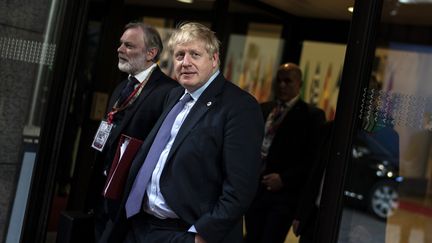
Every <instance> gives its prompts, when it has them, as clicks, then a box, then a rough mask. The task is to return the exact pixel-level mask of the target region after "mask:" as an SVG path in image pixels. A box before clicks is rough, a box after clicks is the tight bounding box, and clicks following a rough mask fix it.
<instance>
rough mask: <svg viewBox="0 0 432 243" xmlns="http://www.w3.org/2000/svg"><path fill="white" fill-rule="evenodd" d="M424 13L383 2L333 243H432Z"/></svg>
mask: <svg viewBox="0 0 432 243" xmlns="http://www.w3.org/2000/svg"><path fill="white" fill-rule="evenodd" d="M375 9H380V8H379V6H378V7H375ZM431 10H432V1H426V0H424V1H417V0H413V1H408V0H395V1H383V7H382V9H380V17H381V21H380V23H379V25H377V32H376V37H377V38H376V39H377V42H376V46H375V48H373V56H372V57H370V58H369V60H370V64H369V65H370V68H368V67H366V66H365V67H363V68H364V69H365V70H369V69H370V72H366V73H367V77H365V79H364V81H366V82H367V84H366V85H362V88H361V91H360V94H361V96H360V97H359V98H360V100H359V102H358V103H357V107H356V109H355V111H356V112H355V116H356V118H355V119H357V120H356V122H354V123H353V124H354V127H353V132H352V134H351V142H352V146H351V148H350V151H349V152H348V153H347V157H346V169H347V170H346V174H345V184H344V189H343V209H342V218H341V221H340V225H339V231H338V242H340V243H345V242H388V243H390V242H391V243H399V242H400V243H427V242H432V235H431V234H430V230H431V229H432V187H431V186H432V183H431V182H432V181H431V177H432V153H431V151H432V150H431V145H432V133H431V131H432V130H431V129H432V80H431V77H432V75H431V74H432V71H431V70H432V69H431V67H432V45H431V34H430V33H431V32H430V26H431V24H432V16H431V15H430V14H429V13H431ZM354 11H355V10H354ZM365 28H366V27H365ZM371 37H373V35H372V36H371ZM370 41H371V42H374V39H370Z"/></svg>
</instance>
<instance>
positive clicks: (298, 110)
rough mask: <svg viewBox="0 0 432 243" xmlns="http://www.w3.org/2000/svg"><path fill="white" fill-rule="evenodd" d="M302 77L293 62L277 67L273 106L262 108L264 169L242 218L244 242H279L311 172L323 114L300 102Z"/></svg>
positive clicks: (291, 218)
mask: <svg viewBox="0 0 432 243" xmlns="http://www.w3.org/2000/svg"><path fill="white" fill-rule="evenodd" d="M301 85H302V73H301V70H300V68H299V67H298V66H297V65H296V64H294V63H286V64H283V65H281V66H280V68H279V69H278V72H277V76H276V82H275V97H276V100H275V101H271V102H267V103H264V104H262V106H261V107H262V111H263V115H264V118H265V119H266V123H265V135H264V140H263V143H262V147H261V156H262V159H263V161H264V162H265V168H264V170H263V173H262V177H261V185H260V187H259V189H258V192H257V196H256V198H255V200H254V202H253V204H252V206H251V208H250V209H249V210H248V212H247V213H246V216H245V221H246V231H247V235H246V242H248V243H250V242H262V243H264V242H265V243H267V242H272V243H279V242H280V243H283V242H284V241H285V237H286V235H287V233H288V230H289V228H290V226H291V222H292V221H293V217H294V214H295V210H296V208H297V201H298V198H299V196H300V195H301V192H302V189H303V185H304V184H305V180H307V178H308V175H309V171H310V169H311V166H312V163H313V160H314V154H315V148H316V146H315V143H316V142H317V140H316V137H317V136H318V129H319V127H320V126H321V124H323V123H324V121H325V114H324V112H323V111H322V110H320V109H318V108H315V107H312V106H310V105H308V104H307V103H305V102H304V101H303V100H302V99H300V97H299V94H300V89H301Z"/></svg>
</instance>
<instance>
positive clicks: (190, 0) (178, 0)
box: [177, 0, 193, 3]
mask: <svg viewBox="0 0 432 243" xmlns="http://www.w3.org/2000/svg"><path fill="white" fill-rule="evenodd" d="M177 2H181V3H193V0H177Z"/></svg>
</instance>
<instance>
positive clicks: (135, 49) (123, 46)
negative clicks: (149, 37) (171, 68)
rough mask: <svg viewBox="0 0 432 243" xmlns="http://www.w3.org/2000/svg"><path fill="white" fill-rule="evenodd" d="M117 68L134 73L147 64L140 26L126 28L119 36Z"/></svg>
mask: <svg viewBox="0 0 432 243" xmlns="http://www.w3.org/2000/svg"><path fill="white" fill-rule="evenodd" d="M117 52H118V59H119V61H118V68H119V69H120V71H122V72H125V73H129V74H131V75H135V74H137V73H139V72H141V71H143V70H144V69H145V68H146V67H147V66H149V63H150V60H149V58H148V56H147V47H146V46H145V44H144V33H143V31H142V29H141V28H130V29H127V30H126V31H125V32H124V33H123V35H122V37H121V38H120V46H119V48H118V49H117Z"/></svg>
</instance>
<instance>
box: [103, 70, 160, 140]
mask: <svg viewBox="0 0 432 243" xmlns="http://www.w3.org/2000/svg"><path fill="white" fill-rule="evenodd" d="M160 76H161V71H160V69H159V67H158V66H156V68H155V70H153V72H152V74H151V76H150V77H149V79H148V81H147V83H146V84H145V86H144V88H143V89H142V91H141V94H140V95H139V96H138V98H137V99H136V100H135V101H134V102H133V104H132V105H131V106H130V107H128V108H127V110H125V111H124V112H125V114H124V117H123V119H122V121H121V123H120V124H119V127H118V128H116V129H114V131H113V133H112V135H111V136H112V139H110V146H112V143H113V142H114V141H116V140H117V138H118V137H119V136H120V133H121V131H123V129H124V128H125V127H126V125H127V124H128V123H129V120H130V119H132V117H133V116H134V115H135V113H136V110H137V109H138V107H139V104H140V103H141V102H143V100H144V99H145V98H146V97H147V96H148V95H149V94H150V93H151V92H152V91H153V90H154V89H155V88H156V85H157V81H158V79H159V78H160Z"/></svg>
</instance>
